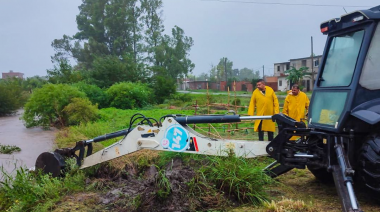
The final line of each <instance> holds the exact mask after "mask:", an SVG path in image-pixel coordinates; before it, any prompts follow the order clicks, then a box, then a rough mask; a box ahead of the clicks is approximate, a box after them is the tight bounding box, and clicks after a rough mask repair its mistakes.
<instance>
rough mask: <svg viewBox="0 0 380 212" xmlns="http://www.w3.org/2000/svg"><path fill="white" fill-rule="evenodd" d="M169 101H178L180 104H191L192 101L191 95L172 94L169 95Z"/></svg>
mask: <svg viewBox="0 0 380 212" xmlns="http://www.w3.org/2000/svg"><path fill="white" fill-rule="evenodd" d="M170 99H173V100H180V101H182V102H191V100H192V98H191V95H190V94H188V93H184V94H182V93H173V94H171V95H170Z"/></svg>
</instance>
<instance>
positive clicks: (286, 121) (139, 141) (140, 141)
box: [36, 114, 358, 211]
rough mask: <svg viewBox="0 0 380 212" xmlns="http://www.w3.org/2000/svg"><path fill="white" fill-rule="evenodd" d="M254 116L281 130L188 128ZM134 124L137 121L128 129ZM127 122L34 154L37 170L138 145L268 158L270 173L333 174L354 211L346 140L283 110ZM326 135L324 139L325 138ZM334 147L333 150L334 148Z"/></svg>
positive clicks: (86, 163) (57, 170) (107, 156)
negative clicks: (252, 136)
mask: <svg viewBox="0 0 380 212" xmlns="http://www.w3.org/2000/svg"><path fill="white" fill-rule="evenodd" d="M257 119H260V120H262V119H271V120H272V121H275V122H276V123H277V126H278V131H279V134H278V135H277V136H276V137H275V138H274V139H273V141H270V142H268V141H246V140H226V139H223V138H222V137H220V138H210V137H207V136H204V135H202V134H199V133H198V132H196V131H195V130H193V129H192V128H191V127H189V126H188V124H200V123H236V122H241V121H243V120H257ZM135 122H136V123H137V122H138V124H137V125H136V126H135V127H134V128H132V126H134V123H135ZM129 126H130V127H129V128H128V129H125V130H121V131H118V132H114V133H111V134H106V135H103V136H99V137H96V138H93V139H90V140H84V141H79V142H77V143H76V146H75V147H74V148H66V149H57V150H55V151H54V152H44V153H42V154H41V155H40V156H39V157H38V158H37V161H36V168H37V169H41V170H43V171H44V172H46V173H51V174H52V176H60V175H61V173H62V170H63V169H64V167H65V159H66V158H75V159H76V161H77V164H78V165H79V166H80V168H82V169H83V168H87V167H91V166H94V165H96V164H99V163H102V162H105V161H109V160H112V159H115V158H118V157H120V156H123V155H127V154H130V153H132V152H136V151H139V150H142V149H151V150H161V151H174V152H185V153H193V154H204V155H217V156H227V155H230V154H234V155H236V156H238V157H246V158H253V157H258V156H270V157H272V158H274V159H275V162H274V163H273V164H271V165H270V166H268V167H267V168H266V169H265V170H264V171H265V173H267V174H268V175H269V176H271V177H276V176H278V175H281V174H283V173H286V172H287V171H289V170H291V169H293V168H300V169H304V168H306V167H308V168H309V169H310V170H311V172H312V173H313V174H314V173H316V172H317V171H318V170H322V169H324V170H328V171H330V172H332V173H333V176H334V179H335V183H336V185H337V189H338V192H339V195H340V197H341V200H342V202H344V203H342V205H343V207H344V208H346V209H347V210H345V211H350V210H348V209H358V204H357V201H356V198H355V194H354V192H353V188H352V176H351V174H352V172H353V170H352V169H351V168H350V165H349V162H348V160H347V159H345V158H347V156H346V153H345V152H346V151H345V150H344V142H343V141H340V140H339V139H335V140H334V139H333V138H334V137H333V136H331V135H330V134H327V133H324V132H319V131H314V130H312V129H309V128H306V126H305V123H303V122H296V121H295V120H293V119H291V118H290V117H288V116H285V115H283V114H276V115H273V116H239V115H207V116H179V115H168V116H164V117H162V118H161V119H160V122H158V121H156V120H155V119H152V118H147V117H145V116H143V115H142V114H135V115H134V116H133V117H132V118H131V122H130V125H129ZM121 136H123V138H121V139H120V140H119V141H118V142H116V143H114V144H113V145H111V146H108V147H106V148H104V149H103V150H101V151H98V152H96V153H94V154H92V143H93V142H100V141H104V140H107V139H111V138H116V137H121ZM293 136H298V140H291V138H292V137H293ZM326 136H327V137H326ZM325 137H326V138H328V139H326V140H325V139H324V138H325ZM334 149H335V150H336V151H333V150H334ZM85 155H86V156H85ZM326 173H327V172H326ZM328 174H329V173H328ZM330 175H331V174H330ZM354 211H355V210H354Z"/></svg>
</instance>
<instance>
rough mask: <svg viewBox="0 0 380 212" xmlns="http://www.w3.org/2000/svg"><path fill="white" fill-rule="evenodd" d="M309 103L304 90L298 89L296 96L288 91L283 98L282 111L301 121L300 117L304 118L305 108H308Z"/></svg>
mask: <svg viewBox="0 0 380 212" xmlns="http://www.w3.org/2000/svg"><path fill="white" fill-rule="evenodd" d="M309 104H310V101H309V98H307V96H306V94H305V93H304V92H302V91H300V92H299V93H298V95H297V96H294V95H293V94H292V92H290V93H288V95H287V96H286V98H285V102H284V108H283V110H282V113H283V114H285V115H287V116H289V117H290V118H293V119H295V120H296V121H301V119H305V109H308V108H309Z"/></svg>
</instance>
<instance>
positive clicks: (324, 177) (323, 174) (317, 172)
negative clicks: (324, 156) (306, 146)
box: [307, 166, 334, 183]
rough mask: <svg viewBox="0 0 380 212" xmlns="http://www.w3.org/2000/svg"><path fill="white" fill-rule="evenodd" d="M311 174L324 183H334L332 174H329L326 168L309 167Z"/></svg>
mask: <svg viewBox="0 0 380 212" xmlns="http://www.w3.org/2000/svg"><path fill="white" fill-rule="evenodd" d="M307 168H308V169H309V170H310V172H311V173H312V174H313V175H314V176H315V178H317V180H319V181H321V182H322V183H333V182H334V178H333V176H332V173H330V172H328V171H327V170H326V168H319V167H314V166H307Z"/></svg>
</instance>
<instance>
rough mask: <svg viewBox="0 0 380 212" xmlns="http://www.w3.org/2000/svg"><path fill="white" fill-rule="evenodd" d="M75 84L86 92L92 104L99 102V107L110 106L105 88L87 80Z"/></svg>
mask: <svg viewBox="0 0 380 212" xmlns="http://www.w3.org/2000/svg"><path fill="white" fill-rule="evenodd" d="M73 86H74V87H76V88H78V89H79V90H80V91H82V92H84V93H85V94H86V96H87V97H88V99H89V100H90V101H91V102H92V104H98V107H99V108H106V107H108V97H107V94H106V93H105V92H104V90H103V89H101V88H99V87H98V86H96V85H90V84H87V83H85V82H78V83H75V84H73Z"/></svg>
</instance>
